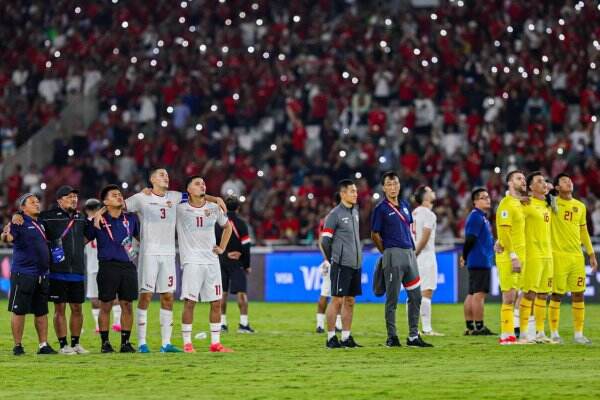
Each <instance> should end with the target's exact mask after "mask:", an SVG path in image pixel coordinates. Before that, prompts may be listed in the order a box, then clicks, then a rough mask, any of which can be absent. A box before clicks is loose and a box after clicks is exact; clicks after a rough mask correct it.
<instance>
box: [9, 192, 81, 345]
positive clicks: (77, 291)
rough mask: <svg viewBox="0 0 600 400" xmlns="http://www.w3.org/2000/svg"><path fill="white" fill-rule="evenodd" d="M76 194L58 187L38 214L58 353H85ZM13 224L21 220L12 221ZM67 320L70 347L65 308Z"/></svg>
mask: <svg viewBox="0 0 600 400" xmlns="http://www.w3.org/2000/svg"><path fill="white" fill-rule="evenodd" d="M78 193H79V192H78V191H77V190H75V189H73V188H72V187H71V186H61V187H60V188H59V189H58V190H57V191H56V201H57V202H56V206H55V207H54V208H52V209H50V210H47V211H44V212H42V213H41V214H40V217H39V219H40V222H41V223H42V224H43V225H44V229H45V230H46V236H47V239H48V243H49V245H50V279H49V282H50V301H52V302H53V303H54V331H55V332H56V337H57V338H58V342H59V345H60V350H59V353H60V354H66V355H74V354H87V353H89V352H88V351H87V350H85V349H84V348H83V347H82V346H81V344H79V336H80V335H81V328H82V326H83V311H82V304H83V302H84V301H85V286H84V280H85V255H84V248H85V237H84V235H83V230H84V227H85V217H84V216H83V214H80V213H79V211H77V201H78ZM13 222H14V223H16V224H21V223H23V220H22V217H21V216H20V215H18V214H17V215H16V216H15V217H14V218H13ZM67 303H69V306H70V308H71V317H70V321H69V326H70V328H71V346H69V345H68V342H67V318H66V308H67V307H66V305H67Z"/></svg>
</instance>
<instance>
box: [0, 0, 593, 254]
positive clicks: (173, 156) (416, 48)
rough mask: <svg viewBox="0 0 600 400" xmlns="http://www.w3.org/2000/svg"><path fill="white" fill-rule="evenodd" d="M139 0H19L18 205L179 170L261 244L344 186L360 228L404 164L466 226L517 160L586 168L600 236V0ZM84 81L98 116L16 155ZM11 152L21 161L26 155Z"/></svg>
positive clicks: (315, 221) (6, 144)
mask: <svg viewBox="0 0 600 400" xmlns="http://www.w3.org/2000/svg"><path fill="white" fill-rule="evenodd" d="M411 3H417V4H418V3H421V2H419V1H413V2H410V1H401V0H397V1H394V0H391V1H381V2H377V1H351V0H318V1H291V2H277V1H266V0H264V1H260V0H256V1H242V0H240V1H235V0H226V1H225V0H212V1H208V0H206V1H202V0H188V1H172V0H143V1H142V0H131V1H119V0H109V1H73V0H56V1H54V2H52V6H51V7H50V6H48V5H47V4H46V2H45V1H41V0H40V1H36V0H31V1H22V2H8V1H6V2H2V3H1V4H0V38H1V39H2V40H0V141H1V149H2V154H1V158H0V161H1V162H2V167H1V168H3V169H4V173H3V175H4V176H5V179H4V182H2V185H0V211H1V218H2V222H3V223H4V222H6V220H7V218H8V217H9V215H10V214H11V213H12V212H13V211H14V209H15V200H16V199H17V197H18V196H19V194H20V193H22V192H23V191H32V192H36V193H39V194H40V195H42V196H43V198H44V201H45V204H46V205H49V204H51V203H52V202H53V201H54V191H55V189H56V188H57V187H58V186H59V185H62V184H70V185H72V186H74V187H77V188H79V189H80V190H81V198H82V199H85V198H89V197H96V196H97V193H98V191H99V189H100V188H101V187H102V186H103V185H105V184H107V183H115V182H116V183H118V184H120V185H121V186H122V187H123V189H124V191H126V192H127V193H134V192H137V191H139V190H140V189H141V188H143V187H145V186H146V185H147V173H148V170H149V169H150V168H153V167H157V166H163V167H165V168H167V170H168V171H169V173H170V177H171V188H172V189H174V190H183V189H184V188H183V187H182V183H183V181H184V179H185V177H186V176H188V175H192V174H200V175H202V176H204V177H205V180H206V183H207V187H208V192H209V193H211V194H216V195H221V196H227V195H230V194H233V195H237V196H240V198H241V200H242V201H243V203H242V204H243V206H242V209H241V214H242V216H243V217H245V218H246V219H247V220H248V221H249V222H250V224H251V225H252V227H253V238H254V241H255V242H256V243H259V244H265V243H272V244H312V243H313V242H314V241H315V239H316V238H317V237H318V227H319V220H320V219H321V218H323V216H324V215H325V214H326V212H327V211H328V210H329V208H330V207H331V206H332V204H334V193H335V189H336V188H335V186H336V182H337V181H338V180H340V179H342V178H347V177H350V178H353V179H355V181H356V182H357V186H358V189H359V205H360V212H361V215H362V217H363V218H362V220H361V222H362V225H361V230H362V231H361V235H362V236H363V237H364V238H365V239H367V238H368V235H369V219H370V213H371V210H372V209H373V207H374V205H375V204H376V203H377V202H378V201H379V200H380V196H381V191H380V189H381V188H380V185H379V176H380V175H381V173H382V172H383V171H386V170H391V169H393V170H396V171H398V172H399V173H400V175H401V183H402V191H403V192H402V193H403V196H404V197H405V198H410V197H411V194H412V192H413V190H414V189H415V188H416V187H417V186H418V185H420V184H427V185H429V186H431V187H432V188H433V189H434V190H435V191H436V192H437V197H438V200H437V202H436V206H435V209H434V211H435V212H436V214H437V216H438V227H437V239H438V240H439V241H440V242H443V243H453V242H454V241H456V240H460V238H461V236H462V235H463V226H464V221H465V218H466V216H467V214H468V212H469V209H470V207H471V204H470V198H469V195H470V191H471V189H472V188H474V187H475V186H485V187H487V188H488V190H489V191H490V194H491V196H492V199H493V200H494V202H495V203H497V202H498V201H499V200H500V198H501V197H502V196H503V195H504V191H505V186H504V176H505V174H506V172H508V171H509V170H511V169H515V168H521V169H524V170H526V171H532V170H537V169H541V170H543V171H544V172H545V174H547V175H548V176H549V177H551V176H554V175H556V174H558V173H559V172H562V171H567V172H568V173H570V174H572V177H573V181H574V183H575V187H576V192H577V193H576V195H577V196H578V197H580V198H582V199H583V200H584V201H585V202H586V204H587V206H588V220H589V221H588V222H589V227H590V231H591V232H592V233H593V234H594V235H596V236H600V200H599V199H600V165H599V158H600V123H599V121H598V119H599V118H600V72H599V71H600V24H599V23H598V21H600V6H598V5H597V4H596V2H594V1H557V0H546V1H543V0H528V1H516V0H514V1H513V0H489V1H468V0H464V1H460V0H459V1H455V0H441V1H439V2H437V1H433V2H432V3H439V6H437V7H414V4H413V6H411ZM75 96H96V97H97V99H98V101H99V105H100V107H99V111H100V112H99V114H98V118H97V119H96V120H94V121H93V122H92V123H91V125H89V126H85V127H84V126H83V125H82V126H81V127H80V128H79V129H75V130H74V131H73V132H68V134H67V135H64V136H63V138H61V139H57V140H55V141H54V143H53V148H49V149H47V151H49V152H52V161H51V162H50V163H48V164H47V165H40V164H39V163H31V164H30V165H22V164H21V163H19V160H15V159H14V158H11V156H12V155H13V154H14V153H15V152H16V151H17V149H18V148H19V147H20V146H22V145H24V144H25V143H26V142H27V141H28V140H30V139H31V138H32V137H33V136H34V135H35V134H36V132H37V131H38V130H39V129H40V128H41V127H43V126H44V125H46V124H47V123H48V122H49V121H51V120H53V119H54V118H57V117H59V115H60V112H61V110H62V109H63V107H64V106H65V104H67V103H68V102H69V99H71V98H74V97H75ZM9 160H10V162H7V161H9Z"/></svg>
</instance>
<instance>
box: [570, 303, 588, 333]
mask: <svg viewBox="0 0 600 400" xmlns="http://www.w3.org/2000/svg"><path fill="white" fill-rule="evenodd" d="M572 306H573V330H574V331H575V333H583V320H584V319H585V303H584V302H583V301H582V302H578V303H575V302H574V303H573V304H572Z"/></svg>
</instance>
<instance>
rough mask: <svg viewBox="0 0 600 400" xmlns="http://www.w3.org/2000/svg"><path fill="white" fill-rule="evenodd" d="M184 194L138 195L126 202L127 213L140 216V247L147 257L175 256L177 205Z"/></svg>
mask: <svg viewBox="0 0 600 400" xmlns="http://www.w3.org/2000/svg"><path fill="white" fill-rule="evenodd" d="M181 199H182V194H181V192H176V191H172V190H169V191H168V192H167V193H165V195H164V196H158V195H156V194H154V193H152V194H150V195H146V194H144V193H137V194H134V195H133V196H131V197H130V198H128V199H127V200H125V203H126V204H127V211H129V212H134V213H137V214H138V215H139V216H140V224H141V232H140V233H141V234H140V246H141V251H142V253H143V254H144V255H145V256H148V255H150V256H157V255H165V256H174V255H175V224H176V215H177V210H176V208H177V204H179V203H181Z"/></svg>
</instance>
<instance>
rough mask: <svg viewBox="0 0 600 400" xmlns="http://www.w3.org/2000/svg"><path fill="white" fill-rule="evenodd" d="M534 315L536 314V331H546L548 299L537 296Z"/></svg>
mask: <svg viewBox="0 0 600 400" xmlns="http://www.w3.org/2000/svg"><path fill="white" fill-rule="evenodd" d="M533 315H534V316H535V330H536V332H544V324H545V323H546V300H545V299H544V300H542V299H538V298H537V297H536V298H535V303H534V306H533Z"/></svg>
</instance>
